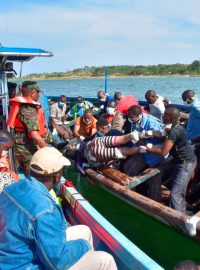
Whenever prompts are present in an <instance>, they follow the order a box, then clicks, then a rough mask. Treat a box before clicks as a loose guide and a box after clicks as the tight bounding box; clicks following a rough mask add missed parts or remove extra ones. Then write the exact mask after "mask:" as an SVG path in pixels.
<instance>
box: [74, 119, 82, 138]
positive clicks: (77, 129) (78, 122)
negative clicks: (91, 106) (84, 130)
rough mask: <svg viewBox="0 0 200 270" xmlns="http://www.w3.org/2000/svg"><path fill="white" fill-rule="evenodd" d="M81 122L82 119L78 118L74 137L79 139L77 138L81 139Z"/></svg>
mask: <svg viewBox="0 0 200 270" xmlns="http://www.w3.org/2000/svg"><path fill="white" fill-rule="evenodd" d="M80 120H81V118H80V117H78V118H77V119H76V122H75V125H74V135H75V137H77V138H80V134H79V129H80Z"/></svg>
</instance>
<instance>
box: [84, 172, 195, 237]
mask: <svg viewBox="0 0 200 270" xmlns="http://www.w3.org/2000/svg"><path fill="white" fill-rule="evenodd" d="M85 172H86V175H87V177H88V178H89V179H91V180H92V181H93V182H94V181H95V182H96V183H98V184H99V185H100V186H102V187H103V188H104V189H106V190H107V191H109V192H110V193H112V194H114V195H115V196H117V197H118V198H120V199H121V200H123V201H125V202H127V203H128V204H130V205H131V206H133V207H135V208H137V209H138V210H140V211H142V212H144V213H145V214H147V215H149V216H151V217H153V218H156V219H157V220H158V221H161V222H163V223H165V224H167V225H169V226H171V227H173V228H176V229H178V230H181V231H182V232H184V233H185V234H187V235H189V233H188V231H187V229H186V227H185V223H186V221H187V220H188V219H189V218H191V217H190V216H188V215H186V214H184V213H181V212H179V211H176V210H174V209H172V208H170V207H167V206H165V205H163V204H161V203H159V202H156V201H154V200H152V199H150V198H147V197H145V196H143V195H141V194H139V193H137V192H135V191H133V190H130V189H127V188H126V187H123V186H122V185H120V184H119V183H116V182H114V181H113V180H111V179H110V178H108V177H106V176H104V175H102V174H100V173H98V172H96V171H94V170H93V169H86V170H85ZM193 238H194V239H195V240H197V241H198V242H200V225H199V224H197V227H196V235H195V236H193Z"/></svg>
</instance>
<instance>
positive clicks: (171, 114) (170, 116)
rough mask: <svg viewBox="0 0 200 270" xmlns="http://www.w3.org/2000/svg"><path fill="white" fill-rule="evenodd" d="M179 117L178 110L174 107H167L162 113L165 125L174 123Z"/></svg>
mask: <svg viewBox="0 0 200 270" xmlns="http://www.w3.org/2000/svg"><path fill="white" fill-rule="evenodd" d="M179 118H180V111H179V109H177V108H176V107H167V108H166V109H165V112H164V115H163V123H164V124H165V125H167V124H172V123H175V122H177V121H178V120H179Z"/></svg>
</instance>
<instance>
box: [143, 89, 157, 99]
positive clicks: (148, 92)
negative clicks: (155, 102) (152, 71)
mask: <svg viewBox="0 0 200 270" xmlns="http://www.w3.org/2000/svg"><path fill="white" fill-rule="evenodd" d="M152 94H154V95H156V92H155V91H154V90H148V91H147V92H146V93H145V98H146V99H148V97H149V96H150V95H152Z"/></svg>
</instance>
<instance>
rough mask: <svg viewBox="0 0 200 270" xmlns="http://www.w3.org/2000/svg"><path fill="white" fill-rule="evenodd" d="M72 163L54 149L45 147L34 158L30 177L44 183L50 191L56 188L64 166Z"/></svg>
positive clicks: (31, 163)
mask: <svg viewBox="0 0 200 270" xmlns="http://www.w3.org/2000/svg"><path fill="white" fill-rule="evenodd" d="M70 165H71V162H70V161H69V160H68V159H67V158H65V157H64V156H63V155H62V153H61V152H59V151H58V150H57V149H56V148H54V147H43V148H41V149H39V150H38V151H37V152H35V154H34V155H33V156H32V159H31V162H30V175H31V176H33V177H35V178H36V179H37V180H38V181H40V182H42V183H43V184H44V185H45V186H46V188H47V189H48V190H50V189H52V188H54V187H55V186H56V185H57V184H58V182H59V181H60V179H61V177H62V170H63V167H64V166H70Z"/></svg>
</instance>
